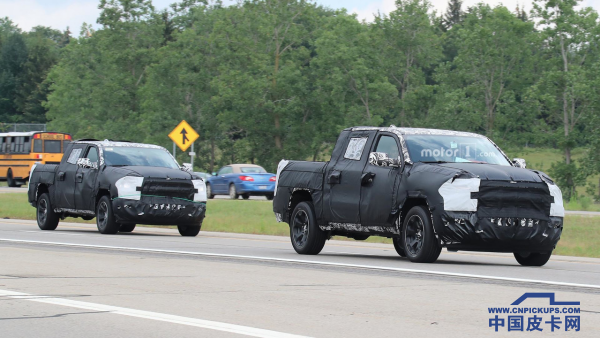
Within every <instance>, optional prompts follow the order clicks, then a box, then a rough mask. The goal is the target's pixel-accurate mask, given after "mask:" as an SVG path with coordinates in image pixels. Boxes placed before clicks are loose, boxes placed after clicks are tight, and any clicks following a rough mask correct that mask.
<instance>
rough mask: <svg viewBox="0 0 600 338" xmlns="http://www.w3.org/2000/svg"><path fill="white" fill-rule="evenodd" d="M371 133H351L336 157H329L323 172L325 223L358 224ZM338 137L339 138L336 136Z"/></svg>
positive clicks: (372, 135)
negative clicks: (362, 181) (362, 182)
mask: <svg viewBox="0 0 600 338" xmlns="http://www.w3.org/2000/svg"><path fill="white" fill-rule="evenodd" d="M375 133H376V132H375V131H353V132H351V133H349V134H348V135H347V137H346V139H345V140H342V139H340V140H338V142H345V146H344V147H343V148H342V151H341V152H340V153H339V155H338V156H337V159H335V158H333V156H336V154H332V159H331V162H330V165H328V167H327V170H326V173H325V196H324V203H325V204H324V208H323V209H324V210H323V213H324V216H325V219H326V220H327V221H329V222H334V223H351V224H361V217H360V189H361V176H362V173H363V169H364V167H365V164H366V163H367V161H368V159H369V149H370V148H371V143H372V142H373V139H374V136H375ZM340 138H341V137H340Z"/></svg>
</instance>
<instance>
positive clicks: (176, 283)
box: [0, 220, 600, 337]
mask: <svg viewBox="0 0 600 338" xmlns="http://www.w3.org/2000/svg"><path fill="white" fill-rule="evenodd" d="M282 226H285V225H284V224H282ZM0 257H1V258H0V261H1V263H0V304H1V306H0V332H2V336H6V337H32V336H44V337H81V336H86V337H106V336H130V337H164V336H170V337H188V336H189V337H242V336H257V337H288V336H290V335H296V336H310V337H398V336H404V335H409V336H414V337H430V336H433V335H438V336H443V337H464V336H471V337H481V336H483V335H488V334H495V335H499V336H509V335H514V332H508V331H507V328H506V327H504V328H502V327H501V328H500V329H499V332H497V333H496V332H494V329H493V328H490V327H489V319H490V318H492V317H493V315H490V314H489V313H488V310H487V309H488V307H508V306H510V304H511V303H512V302H513V301H515V300H516V299H517V298H518V297H520V296H521V295H523V294H524V293H525V292H555V293H556V298H557V300H558V301H581V311H582V312H581V330H580V331H579V332H577V334H576V335H577V336H581V337H597V335H598V332H600V259H590V258H576V257H564V256H562V257H561V256H554V257H553V258H552V259H551V261H550V262H549V263H548V264H547V265H546V266H544V267H541V268H528V267H521V266H519V265H518V264H517V263H516V261H515V260H514V258H513V257H512V255H505V254H491V253H477V254H473V253H463V252H459V253H447V252H443V253H442V255H441V257H440V259H439V261H438V262H437V263H436V264H414V263H410V262H408V261H407V260H406V259H403V258H400V257H398V256H397V254H396V253H395V251H394V249H393V248H392V247H391V246H390V245H384V244H373V243H365V242H358V241H329V242H328V243H327V244H326V246H325V248H324V250H323V252H322V253H321V254H320V255H317V256H300V255H297V254H296V253H295V252H294V251H293V249H292V248H291V245H290V243H289V239H287V238H285V237H274V236H256V235H239V234H228V233H208V232H201V233H200V235H199V236H198V237H196V238H184V237H180V236H179V235H178V233H177V232H176V230H171V229H157V228H141V227H138V228H137V229H136V230H135V231H134V232H133V233H131V234H119V235H112V236H111V235H101V234H99V233H98V232H97V231H96V229H95V227H94V226H92V225H87V224H74V223H61V224H60V225H59V227H58V229H57V230H56V231H40V230H38V228H37V226H36V225H35V223H34V222H31V221H19V220H0ZM526 302H527V306H547V305H548V300H547V299H528V300H526ZM543 316H544V317H547V318H545V319H544V320H550V315H548V314H545V315H543ZM501 317H502V316H501ZM504 318H506V316H504ZM563 320H564V319H563ZM544 325H545V326H543V327H544V330H545V331H544V332H548V331H550V326H549V324H544ZM548 333H550V332H548ZM564 334H573V333H572V332H568V333H567V332H565V331H564V325H563V326H561V332H555V333H553V335H557V336H560V335H564Z"/></svg>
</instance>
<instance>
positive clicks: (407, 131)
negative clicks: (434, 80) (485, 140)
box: [349, 125, 485, 137]
mask: <svg viewBox="0 0 600 338" xmlns="http://www.w3.org/2000/svg"><path fill="white" fill-rule="evenodd" d="M349 129H350V130H352V131H354V130H378V131H390V132H398V133H400V134H402V135H456V136H472V137H485V136H483V135H479V134H475V133H471V132H466V131H455V130H444V129H429V128H404V127H396V126H394V125H391V126H389V127H366V126H365V127H352V128H349Z"/></svg>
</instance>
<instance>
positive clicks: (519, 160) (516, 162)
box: [513, 158, 527, 169]
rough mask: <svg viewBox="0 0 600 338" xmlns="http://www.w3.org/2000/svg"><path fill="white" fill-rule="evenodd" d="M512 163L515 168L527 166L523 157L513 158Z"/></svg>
mask: <svg viewBox="0 0 600 338" xmlns="http://www.w3.org/2000/svg"><path fill="white" fill-rule="evenodd" d="M513 164H514V165H515V167H517V168H523V169H524V168H527V162H525V159H524V158H513Z"/></svg>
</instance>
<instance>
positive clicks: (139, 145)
mask: <svg viewBox="0 0 600 338" xmlns="http://www.w3.org/2000/svg"><path fill="white" fill-rule="evenodd" d="M73 143H86V144H94V145H97V146H99V147H104V148H106V147H132V148H154V149H165V148H164V147H161V146H157V145H155V144H147V143H134V142H127V141H111V140H104V141H98V140H92V139H84V140H77V141H74V142H73Z"/></svg>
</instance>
